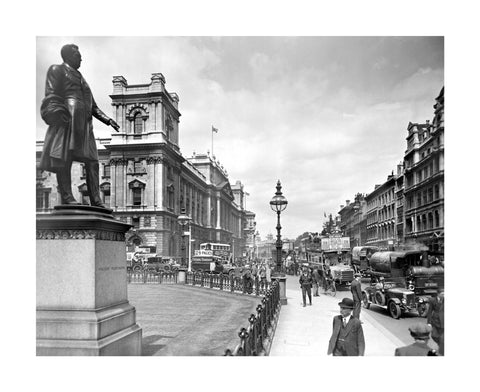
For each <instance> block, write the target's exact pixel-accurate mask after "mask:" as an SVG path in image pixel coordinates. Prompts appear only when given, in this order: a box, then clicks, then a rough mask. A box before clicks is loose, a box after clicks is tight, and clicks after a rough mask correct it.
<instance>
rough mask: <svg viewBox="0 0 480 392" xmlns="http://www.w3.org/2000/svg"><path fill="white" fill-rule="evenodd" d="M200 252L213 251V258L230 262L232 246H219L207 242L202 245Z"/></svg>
mask: <svg viewBox="0 0 480 392" xmlns="http://www.w3.org/2000/svg"><path fill="white" fill-rule="evenodd" d="M200 250H201V251H202V250H208V251H211V252H212V253H211V254H212V255H213V256H218V257H220V258H221V260H222V261H223V262H227V261H230V255H231V252H230V245H229V244H219V243H215V242H205V243H203V244H200Z"/></svg>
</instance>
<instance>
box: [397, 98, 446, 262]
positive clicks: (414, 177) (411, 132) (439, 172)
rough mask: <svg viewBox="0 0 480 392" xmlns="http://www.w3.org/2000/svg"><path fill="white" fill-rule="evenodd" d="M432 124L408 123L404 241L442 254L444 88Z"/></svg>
mask: <svg viewBox="0 0 480 392" xmlns="http://www.w3.org/2000/svg"><path fill="white" fill-rule="evenodd" d="M434 109H435V115H434V119H433V123H432V124H430V123H429V121H427V122H426V123H425V124H418V123H409V124H408V129H407V131H408V136H407V150H406V152H405V157H404V162H405V184H404V197H405V209H404V211H405V213H404V215H405V242H406V243H407V244H423V245H425V246H428V248H429V250H430V251H431V252H434V253H437V254H439V255H443V253H444V204H445V199H444V120H443V119H444V88H442V90H441V91H440V94H439V96H438V97H437V98H436V103H435V105H434Z"/></svg>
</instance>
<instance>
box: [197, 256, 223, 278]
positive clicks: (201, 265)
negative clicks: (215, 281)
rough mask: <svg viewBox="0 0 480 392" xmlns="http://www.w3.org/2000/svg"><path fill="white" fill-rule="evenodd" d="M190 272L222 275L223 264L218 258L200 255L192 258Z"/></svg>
mask: <svg viewBox="0 0 480 392" xmlns="http://www.w3.org/2000/svg"><path fill="white" fill-rule="evenodd" d="M192 271H194V272H213V273H217V274H218V273H223V263H222V259H221V257H219V256H214V255H202V256H198V255H196V256H193V257H192Z"/></svg>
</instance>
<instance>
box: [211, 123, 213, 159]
mask: <svg viewBox="0 0 480 392" xmlns="http://www.w3.org/2000/svg"><path fill="white" fill-rule="evenodd" d="M211 132H212V158H213V125H212V131H211Z"/></svg>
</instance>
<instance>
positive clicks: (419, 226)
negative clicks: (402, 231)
mask: <svg viewBox="0 0 480 392" xmlns="http://www.w3.org/2000/svg"><path fill="white" fill-rule="evenodd" d="M416 231H422V221H421V220H420V216H417V230H416Z"/></svg>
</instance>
